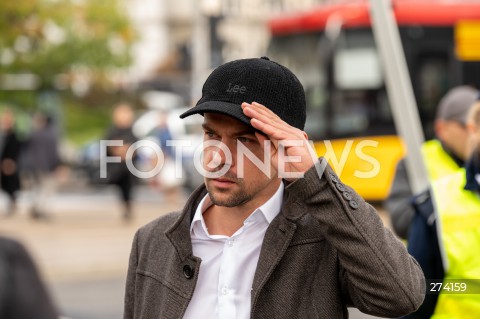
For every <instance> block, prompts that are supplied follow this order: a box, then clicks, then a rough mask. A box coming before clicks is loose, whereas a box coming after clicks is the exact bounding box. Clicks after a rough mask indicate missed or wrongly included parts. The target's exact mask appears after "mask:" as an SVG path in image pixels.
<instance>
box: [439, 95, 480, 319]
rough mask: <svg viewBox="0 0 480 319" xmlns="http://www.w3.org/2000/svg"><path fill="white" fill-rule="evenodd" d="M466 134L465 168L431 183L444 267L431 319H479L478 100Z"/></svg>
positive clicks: (479, 188) (479, 186) (479, 147)
mask: <svg viewBox="0 0 480 319" xmlns="http://www.w3.org/2000/svg"><path fill="white" fill-rule="evenodd" d="M468 131H469V138H468V141H469V147H468V148H467V149H468V158H467V162H466V165H465V168H462V169H460V170H459V171H458V172H456V173H454V174H451V175H448V176H445V177H443V178H440V179H438V180H437V181H435V182H434V183H433V191H434V195H435V196H434V198H435V204H436V207H437V210H438V213H439V216H440V221H441V225H442V227H441V230H442V232H441V236H440V237H441V240H442V242H443V246H444V249H445V252H446V257H447V261H448V268H447V269H446V271H445V278H444V280H443V288H442V289H440V290H439V292H440V296H439V298H438V301H437V305H436V308H435V312H434V315H433V316H432V317H431V318H432V319H442V318H449V319H463V318H480V294H479V293H480V281H479V279H480V254H479V253H478V252H479V251H480V101H478V102H477V103H475V105H474V106H473V108H472V110H471V112H470V116H469V120H468Z"/></svg>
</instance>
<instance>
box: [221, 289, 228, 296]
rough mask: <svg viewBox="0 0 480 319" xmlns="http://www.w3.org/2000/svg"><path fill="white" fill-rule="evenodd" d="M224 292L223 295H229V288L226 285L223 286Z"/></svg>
mask: <svg viewBox="0 0 480 319" xmlns="http://www.w3.org/2000/svg"><path fill="white" fill-rule="evenodd" d="M222 294H223V295H228V289H227V288H225V287H223V288H222Z"/></svg>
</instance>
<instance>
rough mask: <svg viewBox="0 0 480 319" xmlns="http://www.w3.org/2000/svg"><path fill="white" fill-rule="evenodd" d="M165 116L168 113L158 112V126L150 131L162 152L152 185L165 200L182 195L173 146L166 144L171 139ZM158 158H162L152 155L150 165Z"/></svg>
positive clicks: (173, 199)
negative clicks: (160, 165) (159, 165)
mask: <svg viewBox="0 0 480 319" xmlns="http://www.w3.org/2000/svg"><path fill="white" fill-rule="evenodd" d="M167 118H168V114H167V113H166V112H160V114H159V117H158V120H159V121H158V126H157V127H156V128H155V129H154V130H153V132H152V136H153V137H154V138H155V140H156V141H157V143H158V145H159V146H160V148H161V150H162V153H163V163H161V164H162V168H161V170H160V172H159V173H158V174H157V175H156V176H154V177H153V178H152V185H153V187H154V188H156V189H158V190H159V191H161V192H162V193H163V194H164V195H165V196H166V200H167V201H177V200H180V199H181V197H182V188H181V187H182V185H183V178H182V177H180V176H177V175H176V171H175V169H176V168H175V150H174V147H173V146H169V145H167V141H172V140H173V137H172V133H171V132H170V129H169V127H168V123H167ZM160 160H162V159H161V158H158V157H157V156H154V158H153V161H152V166H153V167H155V165H157V164H158V161H160ZM180 160H181V159H180ZM184 174H185V172H182V176H184Z"/></svg>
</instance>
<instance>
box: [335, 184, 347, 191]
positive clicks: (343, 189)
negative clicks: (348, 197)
mask: <svg viewBox="0 0 480 319" xmlns="http://www.w3.org/2000/svg"><path fill="white" fill-rule="evenodd" d="M337 189H338V190H339V191H341V192H344V191H345V186H344V185H343V184H341V183H338V184H337Z"/></svg>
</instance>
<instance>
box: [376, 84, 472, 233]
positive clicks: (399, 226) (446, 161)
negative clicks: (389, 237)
mask: <svg viewBox="0 0 480 319" xmlns="http://www.w3.org/2000/svg"><path fill="white" fill-rule="evenodd" d="M476 98H477V91H476V90H475V89H474V88H472V87H470V86H458V87H455V88H452V89H451V90H449V91H448V92H447V94H446V95H445V96H444V97H443V98H442V99H441V100H440V102H439V104H438V109H437V114H436V119H435V124H434V125H435V135H436V139H433V140H430V141H427V142H425V143H424V144H423V145H422V154H423V158H424V161H425V165H426V169H427V173H428V176H429V179H430V181H434V180H436V179H438V178H440V177H442V176H445V175H448V174H451V173H455V172H457V171H458V170H459V169H460V168H461V167H463V165H464V161H465V160H466V158H467V136H468V133H467V129H466V119H467V115H468V111H469V109H470V107H471V106H472V104H473V103H474V102H475V100H476ZM412 196H413V194H412V190H411V189H410V184H409V180H408V175H407V168H406V166H405V161H404V160H402V161H400V162H399V163H398V166H397V170H396V173H395V178H394V181H393V183H392V188H391V191H390V194H389V196H388V198H387V199H386V200H385V202H384V206H385V208H386V209H387V211H388V212H389V213H390V217H391V220H392V226H393V229H394V231H395V232H396V234H397V235H398V236H399V237H401V238H403V239H406V238H407V237H408V231H409V228H410V224H411V222H412V219H413V216H414V208H413V207H412V205H411V199H412Z"/></svg>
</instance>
